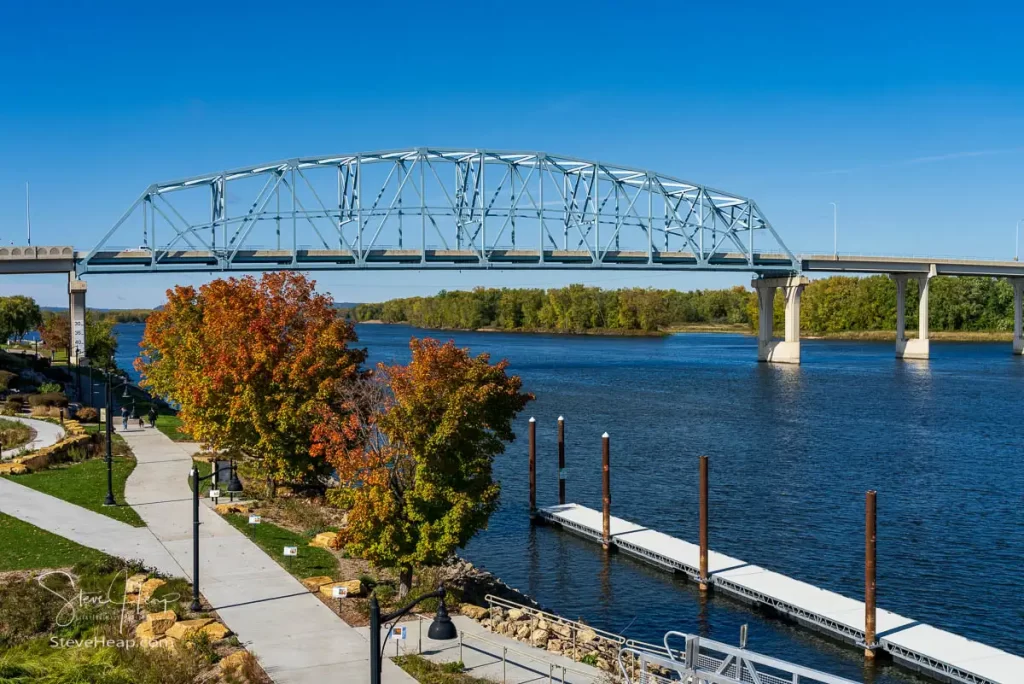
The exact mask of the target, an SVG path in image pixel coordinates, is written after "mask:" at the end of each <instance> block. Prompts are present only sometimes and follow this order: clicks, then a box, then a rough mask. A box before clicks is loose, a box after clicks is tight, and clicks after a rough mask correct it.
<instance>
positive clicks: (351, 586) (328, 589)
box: [320, 579, 363, 598]
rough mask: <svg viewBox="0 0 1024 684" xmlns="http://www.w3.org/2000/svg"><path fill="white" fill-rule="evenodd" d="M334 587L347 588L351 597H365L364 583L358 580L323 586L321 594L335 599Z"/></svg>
mask: <svg viewBox="0 0 1024 684" xmlns="http://www.w3.org/2000/svg"><path fill="white" fill-rule="evenodd" d="M334 587H345V589H347V590H348V596H349V597H352V596H362V595H363V583H362V582H360V581H359V580H357V579H354V580H345V581H343V582H331V583H330V584H323V585H321V586H320V593H321V594H323V595H324V596H326V597H327V598H334Z"/></svg>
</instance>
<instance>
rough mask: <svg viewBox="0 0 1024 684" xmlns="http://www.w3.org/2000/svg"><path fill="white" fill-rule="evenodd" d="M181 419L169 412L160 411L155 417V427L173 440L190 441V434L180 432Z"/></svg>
mask: <svg viewBox="0 0 1024 684" xmlns="http://www.w3.org/2000/svg"><path fill="white" fill-rule="evenodd" d="M179 428H181V419H180V418H178V416H172V415H171V414H169V413H161V414H160V415H158V416H157V417H156V429H157V430H159V431H160V432H162V433H164V434H165V435H167V436H168V437H170V438H171V439H173V440H174V441H175V442H191V441H192V435H190V434H188V433H185V432H181V430H180V429H179Z"/></svg>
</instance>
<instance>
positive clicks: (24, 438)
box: [0, 418, 36, 451]
mask: <svg viewBox="0 0 1024 684" xmlns="http://www.w3.org/2000/svg"><path fill="white" fill-rule="evenodd" d="M35 436H36V431H35V430H33V429H32V428H30V427H29V426H28V425H25V424H24V423H21V422H18V421H16V420H10V419H7V418H0V445H2V446H3V448H4V450H5V451H7V450H9V449H17V448H18V447H20V446H22V445H23V444H28V443H29V442H31V441H32V440H33V439H34V438H35Z"/></svg>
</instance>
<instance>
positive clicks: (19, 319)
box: [0, 295, 43, 340]
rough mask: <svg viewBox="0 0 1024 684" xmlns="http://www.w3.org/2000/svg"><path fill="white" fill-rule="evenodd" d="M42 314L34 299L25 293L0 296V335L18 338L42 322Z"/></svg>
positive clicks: (5, 337)
mask: <svg viewBox="0 0 1024 684" xmlns="http://www.w3.org/2000/svg"><path fill="white" fill-rule="evenodd" d="M42 322H43V314H42V312H41V311H40V309H39V305H38V304H36V300H34V299H32V298H31V297H26V296H25V295H14V296H11V297H0V335H3V339H5V340H6V339H7V338H8V337H11V336H14V337H16V338H18V339H19V340H20V339H22V338H23V337H25V334H26V333H28V332H29V331H30V330H35V329H36V328H38V327H39V326H40V324H42Z"/></svg>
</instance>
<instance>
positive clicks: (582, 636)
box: [576, 629, 597, 644]
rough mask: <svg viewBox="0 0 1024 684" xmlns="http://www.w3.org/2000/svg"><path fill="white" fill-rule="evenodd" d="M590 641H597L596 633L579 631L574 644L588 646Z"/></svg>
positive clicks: (586, 630)
mask: <svg viewBox="0 0 1024 684" xmlns="http://www.w3.org/2000/svg"><path fill="white" fill-rule="evenodd" d="M592 641H597V632H595V631H594V630H592V629H584V630H581V631H580V633H579V634H577V635H576V643H578V644H589V643H590V642H592Z"/></svg>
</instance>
